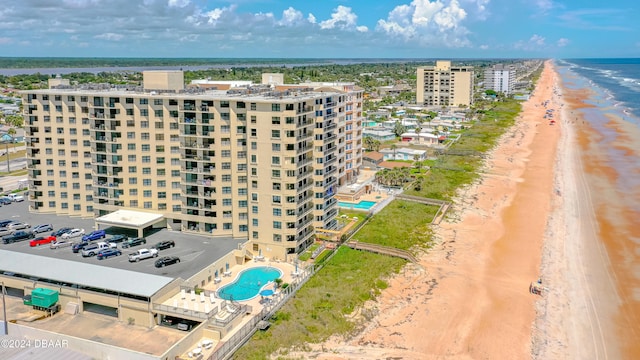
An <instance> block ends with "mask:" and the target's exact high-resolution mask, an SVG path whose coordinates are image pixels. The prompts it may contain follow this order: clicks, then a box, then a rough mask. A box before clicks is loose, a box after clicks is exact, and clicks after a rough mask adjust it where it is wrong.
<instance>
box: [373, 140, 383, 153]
mask: <svg viewBox="0 0 640 360" xmlns="http://www.w3.org/2000/svg"><path fill="white" fill-rule="evenodd" d="M380 145H382V143H381V142H380V140H377V139H375V140H373V144H372V146H373V151H379V150H380Z"/></svg>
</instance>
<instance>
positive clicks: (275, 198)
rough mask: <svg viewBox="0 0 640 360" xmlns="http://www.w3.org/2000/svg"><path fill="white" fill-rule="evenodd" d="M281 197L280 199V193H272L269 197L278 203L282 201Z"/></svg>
mask: <svg viewBox="0 0 640 360" xmlns="http://www.w3.org/2000/svg"><path fill="white" fill-rule="evenodd" d="M281 199H282V198H281V197H280V195H273V196H272V197H271V201H272V202H273V203H275V204H280V203H282V200H281Z"/></svg>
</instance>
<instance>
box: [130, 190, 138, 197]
mask: <svg viewBox="0 0 640 360" xmlns="http://www.w3.org/2000/svg"><path fill="white" fill-rule="evenodd" d="M129 195H130V196H138V189H129Z"/></svg>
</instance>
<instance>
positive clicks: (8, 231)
mask: <svg viewBox="0 0 640 360" xmlns="http://www.w3.org/2000/svg"><path fill="white" fill-rule="evenodd" d="M14 231H15V230H14V229H9V228H6V227H3V228H0V237H3V236H7V235H11V234H13V232H14Z"/></svg>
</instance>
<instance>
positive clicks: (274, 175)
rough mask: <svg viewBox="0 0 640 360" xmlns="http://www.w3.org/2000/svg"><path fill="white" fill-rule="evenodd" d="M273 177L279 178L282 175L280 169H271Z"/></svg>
mask: <svg viewBox="0 0 640 360" xmlns="http://www.w3.org/2000/svg"><path fill="white" fill-rule="evenodd" d="M271 177H274V178H279V177H280V170H271Z"/></svg>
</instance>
